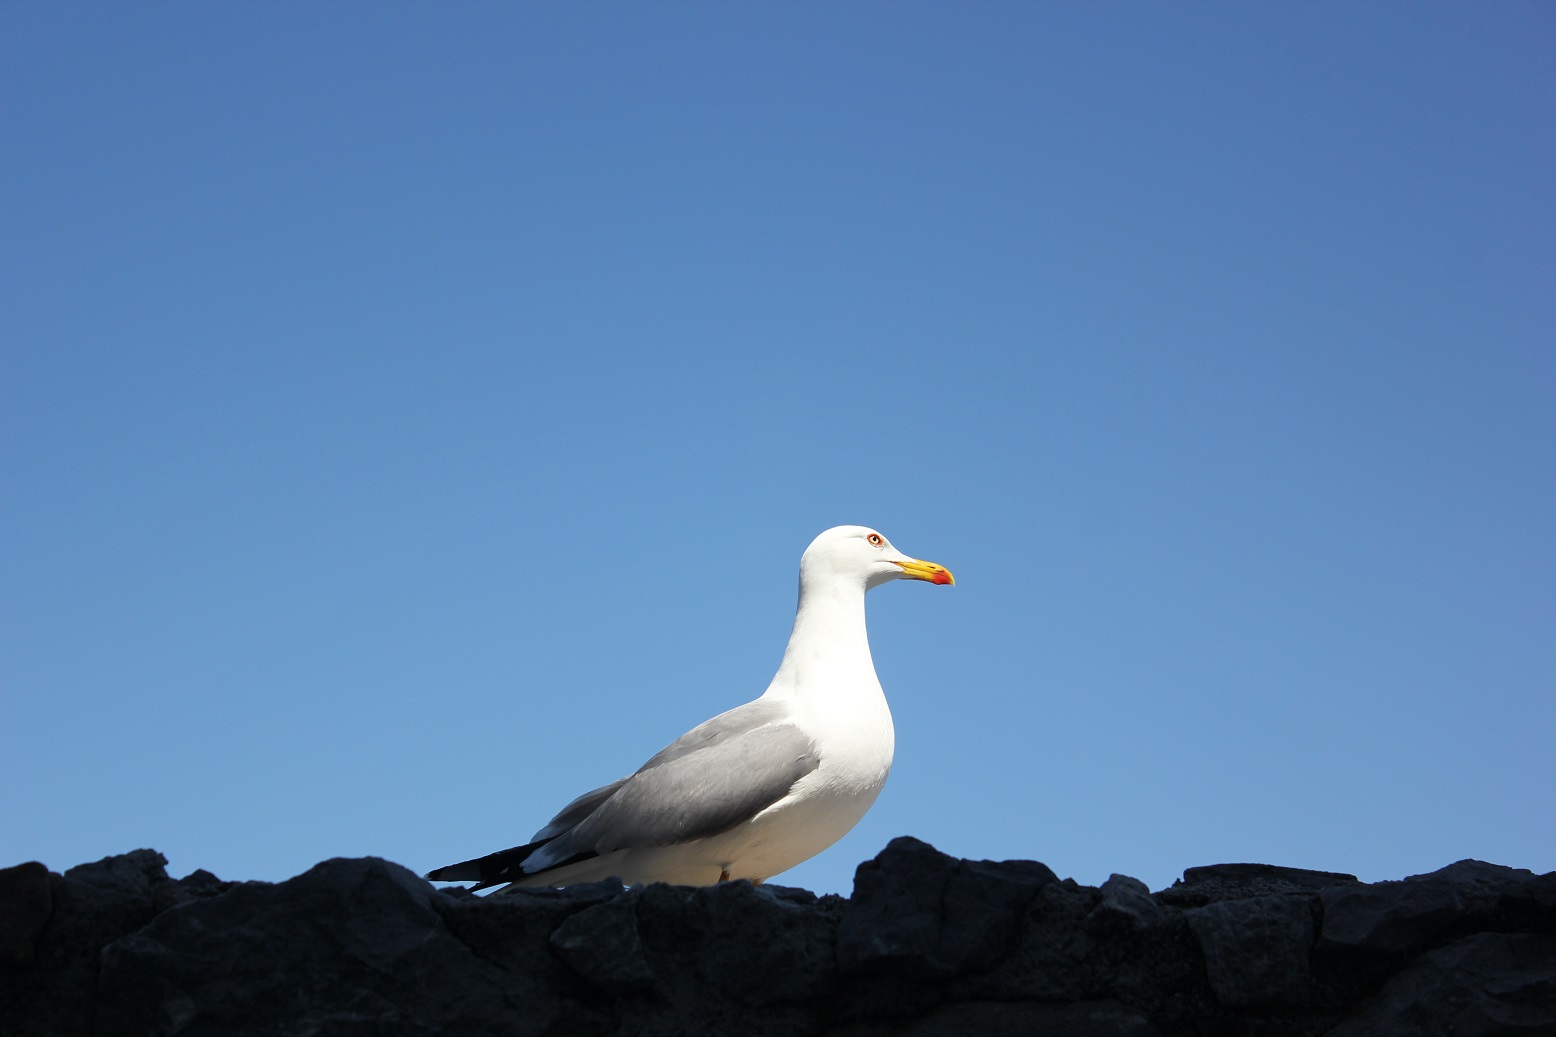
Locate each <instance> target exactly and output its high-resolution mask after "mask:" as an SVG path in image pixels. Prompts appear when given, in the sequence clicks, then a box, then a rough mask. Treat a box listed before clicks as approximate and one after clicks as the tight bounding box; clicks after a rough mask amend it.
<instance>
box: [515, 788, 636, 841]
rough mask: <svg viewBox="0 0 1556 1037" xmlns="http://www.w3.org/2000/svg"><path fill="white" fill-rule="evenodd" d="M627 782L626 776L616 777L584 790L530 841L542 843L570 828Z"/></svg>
mask: <svg viewBox="0 0 1556 1037" xmlns="http://www.w3.org/2000/svg"><path fill="white" fill-rule="evenodd" d="M626 783H627V779H626V778H617V779H616V780H615V781H613V782H611V783H610V784H609V785H602V786H600V787H599V788H597V789H595V790H594V791H593V792H585V793H584V794H583V795H581V796H579V797H578V798H577V799H575V800H573V801H572V802H571V803H569V804H567V806H565V807H563V808H562V809H561V810H560V811H558V813H557V816H556V817H553V818H552V819H551V820H550V821H547V822H546V827H544V828H542V829H541V830H540V831H538V832H536V833H535V834H534V836H533V837H532V838H531V842H537V843H542V842H545V841H546V840H547V839H553V838H555V837H556V836H559V835H561V834H562V833H563V832H565V831H567V830H568V829H569V828H572V827H573V826H574V825H576V824H578V822H580V821H582V820H583V819H584V818H586V817H588V816H589V815H590V814H592V813H594V812H595V811H596V810H597V809H599V806H600V804H601V803H603V802H605V801H606V800H607V799H610V798H611V796H612V795H613V794H614V793H615V792H616V790H617V789H619V788H621V786H623V785H625V784H626Z"/></svg>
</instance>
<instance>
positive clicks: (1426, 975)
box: [1328, 933, 1556, 1037]
mask: <svg viewBox="0 0 1556 1037" xmlns="http://www.w3.org/2000/svg"><path fill="white" fill-rule="evenodd" d="M1553 1033H1556V936H1552V935H1550V934H1546V933H1540V934H1534V933H1477V934H1476V935H1474V936H1468V937H1465V938H1464V939H1462V940H1459V941H1457V942H1455V943H1452V944H1449V945H1448V946H1446V947H1441V948H1439V949H1437V950H1435V951H1431V952H1429V953H1427V954H1425V955H1423V956H1422V957H1421V958H1420V959H1419V960H1418V961H1416V962H1415V963H1414V964H1412V965H1410V966H1409V967H1407V968H1406V969H1405V970H1404V971H1403V972H1401V973H1399V974H1398V975H1396V976H1395V977H1394V978H1393V979H1391V980H1389V982H1388V983H1387V984H1386V985H1385V986H1384V988H1383V990H1382V991H1381V992H1379V994H1378V995H1377V997H1376V998H1374V999H1373V1000H1372V1001H1371V1002H1370V1003H1369V1004H1367V1005H1366V1006H1364V1007H1363V1008H1362V1009H1361V1011H1360V1012H1358V1013H1356V1014H1355V1015H1353V1016H1352V1017H1351V1018H1350V1019H1348V1020H1346V1021H1345V1022H1342V1023H1341V1024H1340V1025H1339V1026H1336V1027H1335V1028H1334V1029H1333V1030H1331V1031H1330V1032H1329V1035H1328V1037H1395V1035H1398V1037H1407V1035H1408V1037H1422V1035H1426V1037H1438V1035H1441V1037H1448V1035H1452V1037H1515V1035H1520V1034H1527V1035H1528V1037H1537V1035H1538V1037H1549V1035H1551V1034H1553Z"/></svg>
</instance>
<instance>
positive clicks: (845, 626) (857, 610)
mask: <svg viewBox="0 0 1556 1037" xmlns="http://www.w3.org/2000/svg"><path fill="white" fill-rule="evenodd" d="M864 593H865V588H864V587H863V586H860V585H855V584H845V583H828V584H823V585H821V586H806V585H804V584H802V585H801V587H800V603H799V607H798V608H797V609H796V610H795V613H794V631H793V632H792V633H791V634H790V635H789V646H788V647H787V648H786V649H784V653H783V662H782V663H780V664H779V666H778V673H777V675H776V676H775V677H774V678H773V683H772V685H771V687H769V689H768V694H769V695H798V696H801V697H803V696H805V695H806V694H807V693H812V694H832V693H833V689H835V688H837V687H838V686H840V685H848V684H856V685H857V684H861V683H862V684H863V685H865V686H870V687H874V688H876V689H879V687H880V684H879V682H878V681H877V680H876V676H875V663H874V661H873V660H872V659H871V658H870V640H869V637H868V635H867V633H866V631H865V624H864Z"/></svg>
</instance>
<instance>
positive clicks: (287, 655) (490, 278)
mask: <svg viewBox="0 0 1556 1037" xmlns="http://www.w3.org/2000/svg"><path fill="white" fill-rule="evenodd" d="M1553 54H1556V7H1552V6H1551V5H1549V4H1540V3H1512V2H1505V3H1489V4H1488V3H1473V4H1468V3H1467V4H1431V3H1425V4H1310V3H1271V4H1252V5H1250V4H1231V5H1226V6H1205V5H1190V4H1164V5H1155V4H1133V3H1130V4H1113V3H1097V4H1090V3H1088V4H1080V3H1075V4H1068V3H1032V4H1013V3H1012V4H966V3H956V4H949V3H948V4H910V3H891V4H884V3H882V4H874V3H853V4H841V5H839V4H832V3H826V4H819V3H816V4H806V3H781V4H780V3H768V4H764V3H748V4H722V3H718V4H697V5H686V4H670V3H653V4H647V3H632V4H610V3H592V4H544V5H537V4H531V5H521V4H508V3H502V4H478V3H455V4H430V3H428V4H410V3H395V4H382V3H371V4H368V3H345V2H341V3H332V4H325V5H303V4H274V3H224V4H208V3H185V4H170V3H161V4H157V3H152V4H132V5H117V4H72V3H50V4H41V3H39V4H6V5H4V6H0V116H3V134H4V139H3V149H0V150H3V157H0V177H3V180H0V207H3V211H4V233H3V234H0V262H3V273H4V284H5V290H4V292H3V300H0V334H3V347H0V348H3V367H0V451H3V454H0V458H3V499H0V509H3V510H0V515H3V520H0V522H3V524H0V558H3V562H0V565H3V568H0V601H3V613H0V638H3V655H0V666H3V671H0V677H3V683H4V687H3V696H4V704H3V722H0V788H3V789H4V792H3V794H0V797H3V798H0V810H3V814H0V865H5V864H11V863H15V862H18V861H21V860H27V859H41V860H43V861H44V862H46V863H47V864H48V865H49V866H50V867H53V868H56V869H58V868H65V867H69V866H72V865H75V864H77V863H80V862H83V861H88V860H95V859H96V858H98V857H101V856H104V855H106V854H110V853H119V852H124V851H127V850H130V849H133V848H135V847H139V846H151V847H155V848H157V849H160V850H162V851H163V852H165V853H166V854H167V855H168V856H169V857H170V858H171V862H172V865H171V870H172V871H173V872H174V873H175V874H184V873H187V872H189V871H191V870H193V869H195V868H199V867H203V868H208V869H211V870H213V871H215V872H217V873H218V874H219V875H221V876H222V877H224V878H257V879H282V878H285V877H287V876H290V875H292V874H296V873H297V872H300V871H302V870H304V869H306V868H308V867H309V866H311V865H312V864H313V863H314V862H316V861H318V860H321V859H324V858H328V857H333V856H343V855H347V856H355V855H364V854H372V855H378V856H384V857H388V858H391V859H393V860H396V861H400V862H402V863H404V864H406V865H408V866H411V867H413V868H415V869H416V870H418V871H424V870H426V869H428V868H430V867H433V866H436V865H440V864H446V863H449V862H451V861H454V860H458V859H461V858H464V857H468V856H473V855H476V854H480V853H484V852H488V851H491V850H496V849H499V848H503V847H506V846H509V845H513V844H515V843H518V842H522V841H523V840H525V839H526V838H528V836H529V835H530V833H531V832H533V831H534V830H535V829H536V828H538V827H539V826H540V825H541V824H542V823H543V822H544V821H545V820H546V819H547V818H548V817H549V816H550V815H551V814H552V813H553V812H554V811H555V810H556V809H557V808H559V807H560V806H561V805H562V804H563V803H565V802H566V801H567V800H568V799H570V798H571V797H572V796H573V795H575V794H577V793H579V792H581V791H583V790H586V789H589V788H592V787H594V786H596V785H599V784H602V783H604V782H606V781H608V780H611V779H613V778H616V777H619V776H621V775H622V774H624V773H627V772H628V771H630V770H632V769H634V768H636V767H637V766H638V765H639V764H640V763H641V762H642V761H643V760H645V759H646V758H647V757H648V756H650V755H651V754H652V753H654V752H655V751H657V750H658V749H659V748H660V747H661V746H662V745H664V744H665V743H666V742H668V741H669V740H671V739H672V738H674V737H675V736H677V735H679V734H680V733H681V732H682V731H684V730H685V729H687V728H689V727H690V726H692V725H693V724H695V723H697V722H699V721H701V720H703V719H704V718H706V717H708V716H711V715H712V714H714V713H716V712H719V711H720V710H723V709H725V708H728V707H730V706H734V705H737V704H739V703H741V702H743V701H746V700H747V699H749V698H751V697H754V696H755V695H756V694H758V693H760V692H761V691H762V689H763V688H764V687H765V686H766V684H767V681H768V679H769V678H770V677H771V675H772V672H773V669H774V668H775V666H776V665H777V662H778V658H779V655H780V654H781V651H782V647H783V643H784V639H785V637H786V636H787V634H788V624H789V621H790V618H791V616H792V609H793V605H794V593H795V566H796V563H797V561H798V559H799V555H800V552H801V550H802V549H803V548H804V547H805V545H806V544H807V543H808V542H809V541H810V539H811V538H812V537H813V536H814V535H815V534H816V533H817V532H819V531H820V530H822V529H824V528H826V527H828V526H832V525H835V524H838V523H845V522H846V523H863V524H868V525H873V526H876V527H878V528H880V529H881V530H883V531H884V532H885V533H886V534H887V535H888V536H890V537H892V538H893V540H895V541H896V543H897V544H898V545H899V546H900V547H902V548H903V549H904V550H907V551H909V552H911V553H914V554H918V555H919V556H921V557H925V558H929V559H933V560H935V561H938V562H941V563H944V564H945V565H947V566H949V567H951V569H952V570H953V571H954V572H955V573H956V575H957V579H958V585H957V586H956V587H955V588H935V587H931V586H929V585H927V584H903V583H898V584H892V585H888V586H886V587H884V588H882V589H880V590H878V591H875V592H873V593H872V594H871V597H870V622H871V631H872V642H873V645H874V650H875V658H876V665H877V669H878V670H879V672H880V676H881V679H882V682H883V684H884V685H885V687H886V690H887V694H888V697H889V698H890V699H891V702H892V705H893V710H894V713H895V716H896V721H897V759H896V766H895V769H894V770H893V773H892V777H891V780H890V782H889V783H888V784H887V786H886V790H885V792H884V793H883V795H882V797H881V799H880V800H879V802H878V803H877V804H876V807H875V809H874V810H873V811H872V812H871V813H870V814H869V816H868V817H867V818H866V819H865V820H864V821H863V822H862V823H861V824H860V826H859V827H858V828H857V829H856V830H855V832H854V833H853V834H852V835H851V836H849V837H848V838H847V839H846V840H844V841H843V842H842V843H840V844H839V845H838V846H836V847H834V848H833V849H832V850H831V851H829V852H828V853H826V854H824V855H823V856H821V857H819V858H817V859H816V860H814V861H812V862H810V863H808V864H806V865H803V866H801V867H800V868H797V869H795V870H794V871H791V872H789V873H787V874H786V875H785V876H784V877H782V878H781V879H779V881H780V882H784V883H788V884H794V885H804V886H808V887H810V888H812V889H816V890H818V891H823V892H825V891H842V892H847V891H848V890H849V888H850V885H851V881H852V874H853V869H854V867H855V865H856V864H857V863H858V862H859V861H861V860H863V859H866V858H868V857H871V856H873V855H874V854H875V853H876V852H878V851H879V850H880V848H881V847H882V846H884V845H885V843H886V842H887V841H888V840H889V839H890V838H892V837H894V836H897V835H902V834H912V835H915V836H918V837H920V838H923V839H926V840H928V841H930V842H932V843H934V844H935V845H936V846H938V847H940V848H941V849H942V850H945V851H946V852H948V853H952V854H956V855H959V856H964V857H973V858H994V859H1006V858H1029V859H1037V860H1041V861H1044V862H1046V863H1048V864H1049V865H1051V866H1052V867H1053V868H1055V870H1057V871H1058V872H1059V873H1060V874H1061V875H1071V876H1074V877H1075V878H1077V879H1079V880H1081V881H1083V882H1088V883H1097V882H1101V881H1102V880H1104V879H1105V878H1106V877H1107V876H1108V874H1109V873H1110V872H1115V871H1117V872H1123V873H1126V874H1130V875H1134V876H1137V877H1139V878H1141V879H1143V880H1145V881H1146V882H1148V883H1149V884H1151V885H1152V886H1153V887H1160V886H1163V885H1167V884H1170V883H1171V882H1172V880H1173V879H1174V878H1176V877H1177V876H1178V875H1179V874H1180V873H1181V872H1182V870H1183V869H1184V868H1185V867H1190V866H1194V865H1200V864H1209V863H1215V862H1222V861H1266V862H1272V863H1279V864H1286V865H1295V866H1303V867H1313V868H1325V869H1338V870H1342V871H1351V872H1355V873H1357V874H1359V875H1361V876H1362V877H1363V878H1366V879H1381V878H1394V877H1399V876H1403V875H1406V874H1411V873H1416V872H1421V871H1427V870H1431V869H1434V868H1438V867H1440V866H1442V865H1444V864H1447V863H1449V862H1451V861H1453V860H1457V859H1459V858H1463V857H1478V858H1482V859H1486V860H1491V861H1495V862H1498V863H1503V864H1508V865H1513V866H1518V867H1527V868H1533V869H1535V870H1537V871H1548V870H1551V869H1553V868H1556V825H1553V824H1552V822H1551V819H1552V817H1553V816H1556V752H1553V751H1552V744H1553V736H1556V702H1553V692H1556V189H1553V185H1556V59H1553Z"/></svg>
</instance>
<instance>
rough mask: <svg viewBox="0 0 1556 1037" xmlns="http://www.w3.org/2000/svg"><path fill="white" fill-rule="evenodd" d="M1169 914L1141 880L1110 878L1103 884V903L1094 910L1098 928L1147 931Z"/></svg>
mask: <svg viewBox="0 0 1556 1037" xmlns="http://www.w3.org/2000/svg"><path fill="white" fill-rule="evenodd" d="M1165 915H1166V911H1165V910H1164V909H1163V908H1162V907H1161V906H1160V905H1158V904H1157V903H1156V901H1154V900H1152V899H1151V890H1150V888H1149V887H1147V886H1146V884H1145V883H1144V882H1141V881H1140V880H1139V879H1132V878H1130V877H1129V876H1128V875H1111V876H1109V877H1108V880H1107V881H1106V882H1104V883H1103V884H1102V900H1101V902H1100V903H1098V904H1097V906H1096V907H1095V908H1093V909H1092V921H1093V923H1094V926H1095V927H1096V928H1100V929H1102V930H1103V931H1106V930H1110V929H1111V930H1118V931H1124V930H1130V929H1147V928H1149V927H1150V926H1153V925H1156V924H1157V923H1159V922H1161V921H1162V918H1163V917H1164V916H1165Z"/></svg>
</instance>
